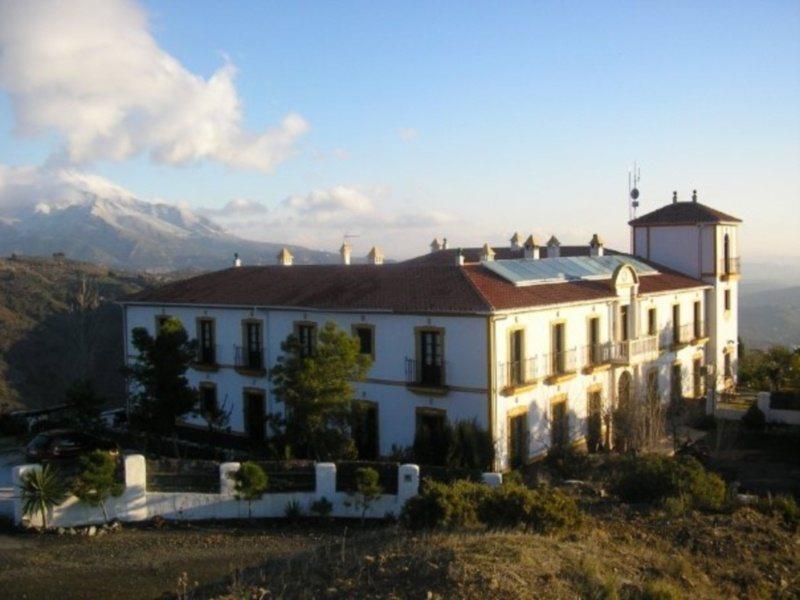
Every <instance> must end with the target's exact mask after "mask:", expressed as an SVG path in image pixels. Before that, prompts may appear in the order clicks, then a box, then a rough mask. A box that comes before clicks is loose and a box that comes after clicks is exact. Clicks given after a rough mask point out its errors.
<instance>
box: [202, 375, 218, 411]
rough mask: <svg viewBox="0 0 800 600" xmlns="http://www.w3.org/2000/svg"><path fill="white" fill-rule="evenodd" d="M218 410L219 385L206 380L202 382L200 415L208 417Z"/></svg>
mask: <svg viewBox="0 0 800 600" xmlns="http://www.w3.org/2000/svg"><path fill="white" fill-rule="evenodd" d="M216 412H217V386H216V385H214V384H213V383H209V382H206V381H204V382H203V383H201V384H200V415H201V416H202V417H203V418H205V419H207V417H208V416H209V415H213V414H214V413H216Z"/></svg>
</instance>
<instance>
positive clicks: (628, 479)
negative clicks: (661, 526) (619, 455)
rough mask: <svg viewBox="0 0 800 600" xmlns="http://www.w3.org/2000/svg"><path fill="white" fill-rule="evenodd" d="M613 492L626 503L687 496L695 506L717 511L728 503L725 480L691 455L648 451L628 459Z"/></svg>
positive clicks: (650, 501) (657, 500)
mask: <svg viewBox="0 0 800 600" xmlns="http://www.w3.org/2000/svg"><path fill="white" fill-rule="evenodd" d="M614 491H615V492H616V493H617V495H619V497H620V498H621V499H622V500H623V501H624V502H629V503H640V502H641V503H653V502H659V501H664V500H665V499H667V498H674V497H679V496H681V495H685V496H686V498H687V500H688V501H689V502H690V503H691V505H692V506H694V507H696V508H702V509H709V510H717V509H719V508H721V507H722V505H723V504H724V502H725V482H724V481H722V479H721V478H720V477H719V476H718V475H715V474H714V473H710V472H708V471H706V470H705V468H703V465H701V464H700V463H699V462H698V461H697V460H696V459H694V458H691V457H679V458H670V457H666V456H660V455H656V454H648V455H644V456H640V457H636V458H632V459H629V460H627V461H626V463H625V464H624V465H623V468H622V474H621V475H620V476H619V477H618V478H617V480H616V482H615V483H614Z"/></svg>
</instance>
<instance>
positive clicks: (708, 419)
mask: <svg viewBox="0 0 800 600" xmlns="http://www.w3.org/2000/svg"><path fill="white" fill-rule="evenodd" d="M694 428H695V429H699V430H700V431H716V429H717V420H716V419H715V418H714V415H708V414H704V415H701V416H700V417H699V418H698V419H697V421H695V423H694Z"/></svg>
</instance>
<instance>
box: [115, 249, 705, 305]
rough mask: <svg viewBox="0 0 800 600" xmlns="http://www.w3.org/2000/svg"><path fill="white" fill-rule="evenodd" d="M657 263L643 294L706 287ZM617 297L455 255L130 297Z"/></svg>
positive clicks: (336, 301)
mask: <svg viewBox="0 0 800 600" xmlns="http://www.w3.org/2000/svg"><path fill="white" fill-rule="evenodd" d="M562 249H563V248H562ZM445 252H449V250H444V251H440V252H437V253H433V255H435V254H442V253H445ZM653 266H655V267H656V268H657V269H658V270H659V271H661V273H659V274H658V275H646V276H641V277H640V279H639V290H640V292H642V293H657V292H664V291H670V290H678V289H689V288H697V287H703V286H705V285H706V284H705V283H703V282H702V281H699V280H697V279H693V278H691V277H687V276H685V275H681V274H679V273H676V272H674V271H671V270H669V269H665V268H664V267H661V266H659V265H653ZM614 296H615V293H614V291H613V290H612V289H611V288H610V285H609V281H608V280H601V281H571V282H563V283H551V284H541V285H531V286H521V287H517V286H515V285H513V284H512V283H510V282H508V281H506V280H505V279H503V278H502V277H500V276H499V275H497V274H495V273H493V272H492V271H490V270H489V269H486V268H485V267H484V266H482V265H481V264H479V263H477V264H467V265H464V266H462V267H459V266H458V265H456V264H455V259H453V261H452V262H450V263H449V264H425V263H422V264H420V263H417V262H414V261H407V262H405V263H394V264H384V265H296V266H291V267H286V266H279V265H275V266H263V267H237V268H230V269H225V270H223V271H216V272H213V273H207V274H205V275H199V276H197V277H193V278H191V279H186V280H183V281H177V282H174V283H170V284H167V285H165V286H162V287H160V288H156V289H152V290H145V291H142V292H139V293H136V294H133V295H131V296H128V297H127V298H125V299H124V300H123V302H124V303H144V304H196V305H206V306H213V305H228V306H267V307H285V308H308V309H318V310H349V311H358V310H365V311H366V310H385V311H391V312H408V313H453V314H465V313H471V314H475V313H489V312H492V311H500V310H509V309H517V308H525V307H536V306H545V305H552V304H562V303H571V302H591V301H593V300H602V299H607V298H613V297H614Z"/></svg>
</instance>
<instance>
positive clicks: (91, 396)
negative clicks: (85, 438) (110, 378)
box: [64, 379, 105, 426]
mask: <svg viewBox="0 0 800 600" xmlns="http://www.w3.org/2000/svg"><path fill="white" fill-rule="evenodd" d="M64 399H65V400H66V401H67V404H71V405H72V406H73V407H74V409H75V412H76V413H77V417H78V421H79V422H80V423H81V424H82V425H85V426H93V425H96V424H97V420H98V419H99V418H100V408H101V407H102V406H103V403H104V402H105V398H103V397H102V396H100V395H99V394H97V392H95V389H94V386H93V385H92V383H91V381H89V380H88V379H78V380H76V381H73V382H72V383H71V384H70V386H69V387H68V388H67V390H66V393H65V397H64Z"/></svg>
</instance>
